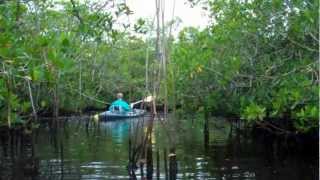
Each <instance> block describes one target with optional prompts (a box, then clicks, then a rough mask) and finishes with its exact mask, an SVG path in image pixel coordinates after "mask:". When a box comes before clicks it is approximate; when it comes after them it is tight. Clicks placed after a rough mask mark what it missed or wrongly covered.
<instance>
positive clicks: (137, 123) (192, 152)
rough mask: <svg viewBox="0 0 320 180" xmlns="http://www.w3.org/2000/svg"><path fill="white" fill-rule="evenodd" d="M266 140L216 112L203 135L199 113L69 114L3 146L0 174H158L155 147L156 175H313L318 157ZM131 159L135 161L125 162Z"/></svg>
mask: <svg viewBox="0 0 320 180" xmlns="http://www.w3.org/2000/svg"><path fill="white" fill-rule="evenodd" d="M151 127H152V130H151ZM148 135H149V136H148ZM147 137H149V138H147ZM32 139H33V140H32ZM32 142H33V143H32ZM205 142H206V143H205ZM8 144H10V143H8ZM18 144H19V143H18ZM1 146H2V147H4V146H5V145H4V144H3V143H2V144H1ZM7 146H9V145H7ZM271 146H273V145H268V144H267V145H266V143H259V141H257V140H253V139H252V138H250V136H245V135H243V134H241V133H238V132H237V131H236V130H235V129H234V128H233V130H231V125H230V123H228V122H227V121H225V120H224V119H221V118H213V119H211V120H210V124H209V135H208V136H207V137H206V138H205V136H204V131H203V121H202V120H201V119H191V118H190V119H185V120H182V119H176V120H175V119H173V118H171V119H170V118H169V120H167V121H159V120H155V121H154V122H153V123H151V121H150V120H149V118H148V117H147V118H142V119H141V118H140V119H132V120H121V121H113V122H99V123H94V122H93V121H92V120H89V119H88V118H86V117H73V118H68V119H62V120H59V121H56V123H50V125H48V124H46V123H44V124H42V125H41V127H40V128H39V130H38V132H37V133H34V134H33V136H30V137H29V139H28V138H25V139H24V140H23V143H22V145H20V146H18V148H15V149H19V150H15V152H12V151H11V150H10V148H9V149H7V150H6V149H4V148H1V161H0V162H1V164H0V169H1V170H0V175H1V177H2V178H1V179H41V180H42V179H130V177H131V178H132V177H133V176H135V177H136V178H137V179H141V178H143V179H147V178H146V177H147V176H148V177H150V176H152V177H153V178H154V179H156V177H157V153H158V154H159V163H158V165H159V175H158V176H159V178H160V179H165V177H166V175H167V176H169V175H170V173H169V171H170V168H169V164H170V163H172V166H171V167H174V165H175V163H176V165H177V173H176V174H175V173H174V172H175V171H174V170H171V174H174V176H175V177H176V178H177V179H248V180H251V179H252V180H254V179H258V180H259V179H268V180H269V179H284V180H285V179H290V180H301V179H304V180H308V179H311V180H313V179H318V169H319V168H318V157H315V156H311V155H299V154H298V155H297V154H291V153H289V152H288V151H284V152H281V151H277V152H274V151H273V150H271V149H272V148H271V149H270V147H271ZM315 148H316V147H315ZM11 149H12V148H11ZM148 150H149V151H148ZM5 151H8V152H6V153H5ZM165 151H166V154H165ZM170 151H171V152H170ZM10 152H11V153H10ZM148 153H149V154H148ZM133 154H134V155H133ZM174 155H175V156H174ZM168 156H170V157H176V159H177V161H176V162H175V161H173V160H172V159H171V161H169V158H168ZM165 157H167V158H165ZM151 158H152V160H151V162H153V163H152V164H151V163H150V161H149V163H148V159H149V160H150V159H151ZM129 159H135V160H134V161H133V163H131V164H130V163H129ZM164 159H166V163H167V167H168V169H167V173H166V169H165V160H164ZM131 162H132V161H131ZM140 164H143V165H144V166H143V167H142V170H141V168H139V166H140ZM147 164H148V165H147ZM135 165H136V167H134V166H135ZM130 167H131V168H130ZM150 167H151V168H150ZM130 170H131V171H130ZM133 174H134V175H133Z"/></svg>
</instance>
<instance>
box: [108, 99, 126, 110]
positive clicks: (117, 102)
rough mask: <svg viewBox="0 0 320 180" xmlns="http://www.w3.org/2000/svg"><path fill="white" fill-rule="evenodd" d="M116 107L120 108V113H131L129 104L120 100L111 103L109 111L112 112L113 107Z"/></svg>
mask: <svg viewBox="0 0 320 180" xmlns="http://www.w3.org/2000/svg"><path fill="white" fill-rule="evenodd" d="M116 106H118V107H120V108H121V110H122V111H126V112H127V111H131V108H130V106H129V104H128V103H127V102H126V101H124V100H122V99H118V100H116V101H113V102H112V104H111V106H110V107H109V111H113V109H114V107H116ZM121 110H120V111H121Z"/></svg>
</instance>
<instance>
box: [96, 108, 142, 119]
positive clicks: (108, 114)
mask: <svg viewBox="0 0 320 180" xmlns="http://www.w3.org/2000/svg"><path fill="white" fill-rule="evenodd" d="M145 112H146V111H145V110H143V109H133V110H132V111H129V112H125V113H123V112H121V113H120V112H112V111H105V112H102V113H100V114H99V119H101V120H108V121H109V120H117V119H129V118H135V117H140V116H143V115H144V114H145Z"/></svg>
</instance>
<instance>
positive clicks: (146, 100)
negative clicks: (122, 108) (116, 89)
mask: <svg viewBox="0 0 320 180" xmlns="http://www.w3.org/2000/svg"><path fill="white" fill-rule="evenodd" d="M154 99H155V96H147V97H145V98H144V99H142V100H139V101H136V102H133V103H130V107H131V108H133V106H134V105H136V104H139V103H141V102H151V101H153V100H154Z"/></svg>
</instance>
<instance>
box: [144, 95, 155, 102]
mask: <svg viewBox="0 0 320 180" xmlns="http://www.w3.org/2000/svg"><path fill="white" fill-rule="evenodd" d="M154 99H155V96H148V97H146V98H144V99H143V101H144V102H151V101H153V100H154Z"/></svg>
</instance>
